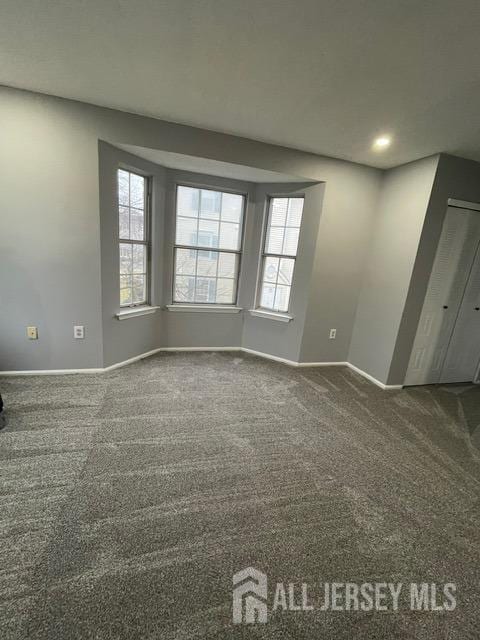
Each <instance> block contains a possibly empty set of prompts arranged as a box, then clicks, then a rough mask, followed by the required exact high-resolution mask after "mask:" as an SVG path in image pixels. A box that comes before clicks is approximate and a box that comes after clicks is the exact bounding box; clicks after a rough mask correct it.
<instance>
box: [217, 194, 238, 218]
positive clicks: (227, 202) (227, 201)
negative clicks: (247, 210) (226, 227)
mask: <svg viewBox="0 0 480 640" xmlns="http://www.w3.org/2000/svg"><path fill="white" fill-rule="evenodd" d="M242 210H243V196H240V195H238V194H237V193H224V194H223V197H222V220H225V221H226V222H240V221H241V218H242Z"/></svg>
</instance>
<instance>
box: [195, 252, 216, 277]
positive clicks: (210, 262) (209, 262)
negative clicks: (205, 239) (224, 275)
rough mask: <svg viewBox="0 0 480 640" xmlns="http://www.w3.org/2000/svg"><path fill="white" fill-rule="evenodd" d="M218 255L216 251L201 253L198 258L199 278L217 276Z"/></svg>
mask: <svg viewBox="0 0 480 640" xmlns="http://www.w3.org/2000/svg"><path fill="white" fill-rule="evenodd" d="M217 262H218V254H217V253H215V251H199V252H198V257H197V276H213V277H215V276H216V275H217Z"/></svg>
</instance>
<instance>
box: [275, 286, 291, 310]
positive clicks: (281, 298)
mask: <svg viewBox="0 0 480 640" xmlns="http://www.w3.org/2000/svg"><path fill="white" fill-rule="evenodd" d="M289 299H290V287H284V286H282V285H277V289H276V292H275V305H274V309H275V311H288V301H289Z"/></svg>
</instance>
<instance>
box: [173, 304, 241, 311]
mask: <svg viewBox="0 0 480 640" xmlns="http://www.w3.org/2000/svg"><path fill="white" fill-rule="evenodd" d="M167 309H168V310H169V311H176V312H180V311H181V312H186V313H240V311H241V310H242V308H241V307H235V306H233V305H221V304H167Z"/></svg>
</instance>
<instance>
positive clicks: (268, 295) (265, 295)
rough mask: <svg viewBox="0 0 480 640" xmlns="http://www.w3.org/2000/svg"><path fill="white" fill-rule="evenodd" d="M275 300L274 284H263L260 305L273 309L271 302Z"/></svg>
mask: <svg viewBox="0 0 480 640" xmlns="http://www.w3.org/2000/svg"><path fill="white" fill-rule="evenodd" d="M274 301H275V285H273V284H265V283H264V284H263V286H262V296H261V299H260V306H261V307H264V308H265V309H273V303H274Z"/></svg>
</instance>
